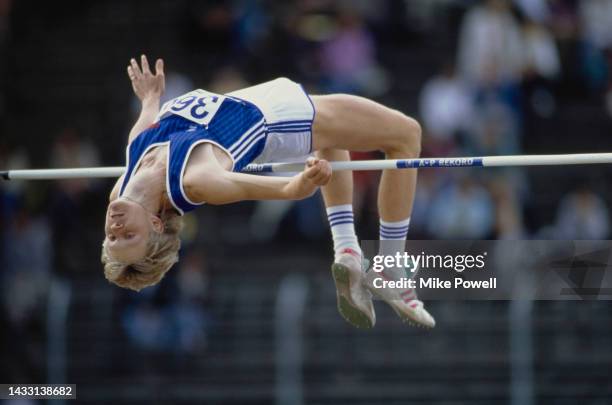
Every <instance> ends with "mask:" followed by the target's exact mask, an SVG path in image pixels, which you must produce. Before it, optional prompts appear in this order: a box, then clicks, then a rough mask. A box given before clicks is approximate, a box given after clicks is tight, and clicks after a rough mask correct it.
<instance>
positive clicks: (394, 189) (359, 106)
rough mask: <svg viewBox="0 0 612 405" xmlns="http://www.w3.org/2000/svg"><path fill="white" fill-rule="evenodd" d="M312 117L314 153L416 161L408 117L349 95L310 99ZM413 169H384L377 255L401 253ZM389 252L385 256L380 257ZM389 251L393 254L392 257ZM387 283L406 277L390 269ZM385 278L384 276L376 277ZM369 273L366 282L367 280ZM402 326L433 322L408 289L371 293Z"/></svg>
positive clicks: (415, 130)
mask: <svg viewBox="0 0 612 405" xmlns="http://www.w3.org/2000/svg"><path fill="white" fill-rule="evenodd" d="M312 99H313V103H314V105H315V109H316V111H317V115H316V118H315V122H314V125H313V148H314V149H316V150H318V149H323V150H326V149H348V150H354V151H371V150H381V151H383V152H384V153H385V155H386V158H387V159H406V158H416V157H418V156H419V154H420V151H421V128H420V126H419V124H418V123H417V122H416V121H415V120H413V119H412V118H409V117H407V116H406V115H404V114H402V113H401V112H399V111H396V110H393V109H390V108H388V107H385V106H383V105H381V104H378V103H375V102H373V101H371V100H367V99H365V98H361V97H356V96H348V95H330V96H318V97H317V96H315V97H312ZM416 175H417V173H416V169H404V170H385V171H384V172H383V175H382V178H381V182H380V185H379V192H378V209H379V215H380V220H381V233H380V236H381V240H383V239H395V241H385V242H384V243H381V246H383V249H381V253H382V254H395V252H394V251H395V250H399V249H401V250H402V251H403V249H404V243H405V238H406V233H407V231H408V224H409V222H410V213H411V211H412V204H413V200H414V194H415V189H416ZM385 250H389V252H385ZM391 251H393V252H391ZM389 270H390V271H389V272H387V273H386V274H387V276H388V278H391V279H398V278H400V277H405V276H406V273H405V271H404V269H389ZM381 275H382V276H385V272H383V273H382V274H381ZM372 277H373V273H372V272H370V273H369V274H368V276H367V278H368V279H369V278H372ZM369 286H370V289H371V290H372V291H373V292H375V293H377V294H379V293H384V294H382V295H380V294H379V295H380V296H381V298H383V299H384V300H385V301H386V302H387V303H389V305H391V306H392V308H393V309H394V310H395V311H396V312H397V313H398V315H399V316H400V317H401V318H402V319H403V320H407V321H413V322H416V323H418V324H421V325H424V326H430V327H431V326H433V325H434V324H435V322H434V320H433V318H432V317H431V316H430V315H429V313H428V312H427V311H425V309H424V308H423V305H422V303H421V302H420V301H419V300H418V299H417V297H416V294H415V293H414V291H412V290H399V291H382V292H381V291H375V289H372V285H371V280H370V285H369Z"/></svg>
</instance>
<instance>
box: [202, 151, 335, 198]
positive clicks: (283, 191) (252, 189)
mask: <svg viewBox="0 0 612 405" xmlns="http://www.w3.org/2000/svg"><path fill="white" fill-rule="evenodd" d="M331 175H332V170H331V166H330V164H329V162H327V161H325V160H319V159H315V158H312V159H309V160H308V162H307V163H306V168H305V169H304V171H303V172H301V173H300V174H298V175H296V176H294V177H268V176H256V175H252V174H245V173H235V172H230V171H225V170H224V171H221V172H217V174H216V175H214V176H210V173H209V176H208V177H207V178H206V182H205V183H202V184H201V185H199V186H198V185H196V184H194V186H193V187H190V192H191V194H192V195H193V196H195V198H196V201H194V202H197V203H202V202H206V203H208V204H213V205H221V204H230V203H233V202H238V201H245V200H300V199H303V198H306V197H309V196H311V195H312V194H313V193H314V192H315V191H316V190H317V188H318V187H319V186H324V185H325V184H327V183H328V182H329V180H330V179H331Z"/></svg>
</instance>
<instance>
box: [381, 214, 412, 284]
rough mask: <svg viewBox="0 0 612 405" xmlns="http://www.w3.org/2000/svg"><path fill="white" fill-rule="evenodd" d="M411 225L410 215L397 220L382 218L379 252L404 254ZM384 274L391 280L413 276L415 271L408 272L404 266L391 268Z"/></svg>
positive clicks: (386, 254)
mask: <svg viewBox="0 0 612 405" xmlns="http://www.w3.org/2000/svg"><path fill="white" fill-rule="evenodd" d="M409 227H410V217H408V218H406V219H404V220H402V221H396V222H387V221H383V220H382V219H381V220H380V247H379V249H378V254H380V255H384V256H395V255H396V254H397V253H400V254H403V253H404V251H405V250H406V236H407V235H408V228H409ZM384 274H385V275H386V276H387V277H388V278H389V279H391V280H399V279H400V278H403V277H409V278H410V277H412V276H413V274H414V273H410V272H406V271H405V269H403V268H390V269H386V270H385V271H384Z"/></svg>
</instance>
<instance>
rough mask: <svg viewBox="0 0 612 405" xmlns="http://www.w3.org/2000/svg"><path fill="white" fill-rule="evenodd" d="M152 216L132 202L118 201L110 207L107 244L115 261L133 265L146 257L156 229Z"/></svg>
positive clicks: (106, 230) (108, 211) (107, 220)
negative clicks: (153, 231) (149, 242)
mask: <svg viewBox="0 0 612 405" xmlns="http://www.w3.org/2000/svg"><path fill="white" fill-rule="evenodd" d="M152 216H153V215H151V214H149V213H148V212H147V211H146V210H145V209H144V208H143V207H142V206H140V205H139V204H136V203H134V202H132V201H127V200H123V199H117V200H115V201H113V202H111V203H110V204H109V205H108V210H107V211H106V224H105V226H104V231H105V233H106V238H105V243H106V246H107V248H108V252H109V254H110V256H111V257H112V258H113V259H115V260H117V261H119V262H121V263H124V264H132V263H135V262H138V261H139V260H140V259H142V258H143V257H144V256H145V254H146V250H147V242H148V240H149V236H150V234H151V231H152V230H153V229H154V224H153V222H152V218H151V217H152Z"/></svg>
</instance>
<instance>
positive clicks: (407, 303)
mask: <svg viewBox="0 0 612 405" xmlns="http://www.w3.org/2000/svg"><path fill="white" fill-rule="evenodd" d="M387 271H388V270H385V271H383V272H381V273H377V272H375V271H373V270H370V271H368V272H367V273H366V275H365V277H364V285H365V286H366V288H367V289H368V290H369V291H370V292H372V294H374V295H376V296H377V297H378V298H380V299H382V300H383V301H385V302H386V303H387V304H388V305H389V306H390V307H391V308H392V309H393V310H394V311H395V313H396V314H397V316H399V317H400V319H401V320H402V321H403V322H407V323H409V324H411V325H413V326H422V327H424V328H433V327H434V326H436V321H435V319H434V318H433V317H432V316H431V314H430V313H429V312H427V310H426V309H425V307H424V304H423V302H422V301H420V300H419V299H418V298H417V294H416V291H414V290H413V289H397V288H376V287H374V280H375V279H376V278H380V277H382V278H383V279H387V280H396V279H397V278H398V277H386V276H385V272H387ZM401 271H402V273H404V277H405V270H404V269H401ZM395 276H397V275H395Z"/></svg>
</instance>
